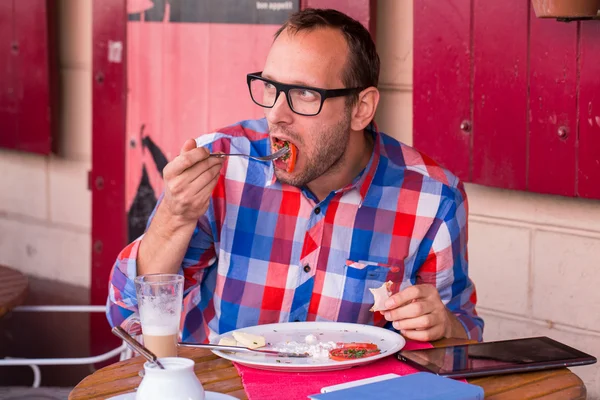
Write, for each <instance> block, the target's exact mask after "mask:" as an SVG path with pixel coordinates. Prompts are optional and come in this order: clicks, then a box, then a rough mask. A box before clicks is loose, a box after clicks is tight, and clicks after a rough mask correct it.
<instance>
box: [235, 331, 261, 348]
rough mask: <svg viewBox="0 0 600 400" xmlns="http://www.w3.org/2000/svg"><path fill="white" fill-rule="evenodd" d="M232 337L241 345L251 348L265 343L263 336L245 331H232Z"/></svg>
mask: <svg viewBox="0 0 600 400" xmlns="http://www.w3.org/2000/svg"><path fill="white" fill-rule="evenodd" d="M232 335H233V338H234V339H235V340H237V341H238V342H239V343H240V344H241V346H244V347H249V348H251V349H257V348H259V347H264V345H265V337H264V336H259V335H253V334H251V333H245V332H233V333H232Z"/></svg>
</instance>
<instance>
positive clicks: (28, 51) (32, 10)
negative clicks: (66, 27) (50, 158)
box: [0, 0, 58, 154]
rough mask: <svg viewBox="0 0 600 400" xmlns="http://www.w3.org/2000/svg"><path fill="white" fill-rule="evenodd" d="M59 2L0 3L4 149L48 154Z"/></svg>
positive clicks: (0, 136)
mask: <svg viewBox="0 0 600 400" xmlns="http://www.w3.org/2000/svg"><path fill="white" fill-rule="evenodd" d="M55 6H56V2H48V3H47V1H46V0H2V1H0V147H4V148H9V149H15V150H22V151H28V152H33V153H40V154H48V153H50V150H51V148H52V134H53V132H55V131H56V129H55V128H56V118H55V115H54V112H55V111H56V110H57V106H58V97H57V94H58V93H57V87H58V86H57V85H58V68H57V63H56V59H57V52H56V41H55V40H56V36H55V30H54V25H53V22H54V17H53V13H54V12H56V8H55Z"/></svg>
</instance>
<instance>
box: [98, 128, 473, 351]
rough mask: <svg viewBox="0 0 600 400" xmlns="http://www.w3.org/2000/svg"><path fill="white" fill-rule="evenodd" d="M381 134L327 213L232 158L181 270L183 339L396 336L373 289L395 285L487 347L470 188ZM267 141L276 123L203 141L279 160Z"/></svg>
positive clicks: (129, 250)
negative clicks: (332, 326)
mask: <svg viewBox="0 0 600 400" xmlns="http://www.w3.org/2000/svg"><path fill="white" fill-rule="evenodd" d="M369 129H370V132H371V134H372V135H373V137H374V138H375V144H374V151H373V155H372V156H371V159H370V161H369V163H368V164H367V166H366V167H365V169H364V170H363V171H362V173H361V174H360V175H359V176H358V177H357V178H356V179H355V180H354V181H353V182H352V183H351V184H349V185H348V186H346V187H344V188H341V189H339V190H337V191H335V192H332V193H330V194H329V196H327V198H325V199H323V200H322V201H320V202H319V201H318V200H317V199H316V198H315V197H314V195H312V194H311V193H310V191H308V190H307V189H305V188H298V187H294V186H290V185H287V184H283V183H281V182H279V181H278V180H277V179H276V178H275V174H274V170H273V165H272V163H265V162H259V161H253V160H248V159H245V158H242V157H232V158H227V159H226V161H225V163H224V166H223V168H222V170H221V175H220V178H219V181H218V183H217V186H216V188H215V190H214V192H213V195H212V198H211V202H210V206H209V209H208V211H207V212H206V214H205V215H204V216H203V217H201V218H200V220H199V221H198V225H197V227H198V229H196V233H195V234H194V236H193V237H192V238H191V241H190V244H189V247H188V249H187V252H186V254H185V257H184V260H183V262H182V265H181V270H180V273H182V274H183V275H184V276H185V292H184V304H183V316H182V319H181V335H182V340H184V341H195V342H206V341H207V340H210V339H212V338H213V337H214V336H215V335H217V334H221V333H224V332H228V331H231V330H233V329H237V328H242V327H247V326H252V325H258V324H267V323H275V322H288V321H340V322H355V323H363V324H374V325H378V326H386V327H388V328H391V324H390V323H388V322H387V321H386V320H385V319H384V318H383V316H382V315H381V314H380V313H378V312H376V313H373V312H370V311H369V308H370V307H371V306H372V304H373V301H374V299H373V295H372V294H371V292H370V291H369V289H370V288H376V287H379V286H381V285H382V284H383V283H384V282H386V281H392V282H393V286H392V291H393V292H394V293H395V292H397V291H399V290H402V289H404V288H406V287H408V286H410V285H415V284H423V283H426V284H431V285H434V286H435V287H436V288H437V289H438V291H439V293H440V296H441V298H442V301H443V302H444V304H446V306H447V307H448V309H450V310H451V311H452V312H453V313H454V314H455V315H456V316H457V317H458V319H459V321H460V322H461V323H462V324H463V325H464V327H465V329H466V331H467V332H468V333H469V336H470V337H471V338H473V339H479V340H481V335H482V330H483V320H482V319H481V318H480V317H478V316H477V314H476V312H475V303H476V295H475V288H474V286H473V283H472V282H471V280H470V279H469V277H468V273H467V270H468V268H467V201H466V195H465V192H464V189H463V186H462V183H460V182H459V180H458V179H457V178H456V177H455V176H454V175H452V174H451V173H450V172H448V171H447V170H445V169H443V168H441V167H440V166H439V165H437V164H436V163H435V162H433V161H432V160H431V159H429V158H427V157H425V156H424V155H422V154H421V153H419V152H417V151H416V150H415V149H413V148H411V147H409V146H406V145H404V144H402V143H399V142H398V141H397V140H395V139H393V138H391V137H390V136H387V135H386V134H384V133H381V132H377V130H376V128H375V127H374V126H371V127H370V128H369ZM267 132H268V126H267V123H266V121H265V120H264V119H262V120H255V121H244V122H241V123H239V124H236V125H233V126H230V127H227V128H225V129H222V130H220V131H219V132H216V133H211V134H206V135H203V136H201V137H199V138H198V139H197V142H198V145H201V146H205V147H207V148H208V149H210V150H211V152H218V151H221V152H225V153H229V152H235V153H246V154H251V155H255V156H264V155H267V154H269V153H270V151H271V150H270V141H269V136H268V133H267ZM159 201H160V200H159ZM155 210H156V209H155ZM151 218H152V217H151ZM139 244H140V239H137V240H136V241H134V242H133V243H131V244H130V245H128V246H127V247H126V248H125V249H124V250H123V251H122V252H121V253H120V254H119V256H118V258H117V261H116V264H115V266H114V268H113V271H112V274H111V279H110V287H109V297H108V305H107V316H108V320H109V322H110V324H111V325H113V326H114V325H117V324H121V323H122V322H123V321H124V320H125V319H126V318H127V317H129V316H130V315H131V314H132V313H134V312H136V311H137V300H136V295H135V288H134V284H133V279H134V278H135V276H136V274H137V266H136V258H137V252H138V249H139ZM391 329H393V328H391Z"/></svg>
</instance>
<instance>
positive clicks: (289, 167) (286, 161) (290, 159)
mask: <svg viewBox="0 0 600 400" xmlns="http://www.w3.org/2000/svg"><path fill="white" fill-rule="evenodd" d="M271 143H272V145H271V147H272V150H273V152H276V151H277V150H280V149H282V148H284V147H288V148H289V149H290V151H288V152H287V153H286V154H284V155H283V156H281V157H280V158H279V159H277V160H275V165H276V166H278V167H281V168H282V169H285V171H286V172H294V168H295V167H296V157H297V156H298V148H297V147H296V146H295V145H294V144H293V143H290V142H288V141H286V140H280V139H277V138H273V140H272V142H271Z"/></svg>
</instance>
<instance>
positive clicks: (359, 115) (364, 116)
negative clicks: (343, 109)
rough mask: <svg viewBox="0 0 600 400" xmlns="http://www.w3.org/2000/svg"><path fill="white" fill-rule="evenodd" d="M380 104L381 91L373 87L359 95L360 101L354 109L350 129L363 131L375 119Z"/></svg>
mask: <svg viewBox="0 0 600 400" xmlns="http://www.w3.org/2000/svg"><path fill="white" fill-rule="evenodd" d="M378 104H379V90H377V88H376V87H374V86H371V87H368V88H366V89H365V90H363V91H362V92H360V93H359V94H358V101H357V102H356V104H355V105H354V107H353V113H352V121H351V123H350V127H351V129H352V130H354V131H362V130H363V129H365V128H366V127H367V125H369V123H370V122H371V121H372V120H373V118H374V117H375V111H377V105H378Z"/></svg>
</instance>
